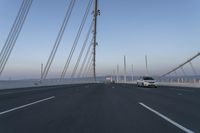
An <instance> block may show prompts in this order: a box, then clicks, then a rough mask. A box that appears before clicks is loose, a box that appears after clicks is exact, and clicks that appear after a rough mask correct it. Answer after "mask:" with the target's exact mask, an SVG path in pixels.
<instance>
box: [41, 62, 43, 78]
mask: <svg viewBox="0 0 200 133" xmlns="http://www.w3.org/2000/svg"><path fill="white" fill-rule="evenodd" d="M42 74H43V64H42V63H41V80H42Z"/></svg>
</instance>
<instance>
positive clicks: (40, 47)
mask: <svg viewBox="0 0 200 133" xmlns="http://www.w3.org/2000/svg"><path fill="white" fill-rule="evenodd" d="M87 2H88V0H77V2H76V5H75V8H74V10H73V12H72V16H71V18H70V21H69V24H68V26H67V28H66V30H65V34H64V37H63V39H62V42H61V44H60V47H59V49H58V52H57V54H56V57H55V60H54V62H53V63H52V67H51V70H50V73H49V75H48V77H54V78H57V77H59V76H60V74H61V71H62V69H63V67H64V63H65V62H66V60H67V56H68V54H69V51H70V49H71V46H72V43H73V41H74V39H75V36H76V33H77V30H78V27H79V25H80V23H81V19H82V16H83V15H84V10H85V8H86V4H87ZM21 3H22V0H15V1H13V0H0V20H1V21H0V50H1V49H2V47H3V45H4V43H5V40H6V38H7V36H8V33H9V31H10V29H11V26H12V24H13V22H14V19H15V17H16V14H17V12H18V10H19V7H20V4H21ZM68 4H69V1H68V0H67V1H66V0H42V1H41V0H34V1H33V4H32V7H31V10H30V12H29V14H28V17H27V19H26V21H25V24H24V27H23V28H22V31H21V33H20V36H19V38H18V40H17V43H16V45H15V47H14V49H13V52H12V54H11V56H10V58H9V61H8V63H7V65H6V69H5V70H4V72H3V75H2V77H0V79H8V78H12V79H31V78H40V65H41V63H43V64H45V63H46V62H47V59H48V56H49V54H50V51H51V49H52V47H53V44H54V42H55V39H56V36H57V34H58V31H59V28H60V26H61V23H62V21H63V18H64V15H65V11H66V9H67V6H68ZM99 9H100V10H101V15H100V16H99V18H98V33H97V41H98V46H97V75H100V76H101V75H109V74H111V73H112V72H113V69H116V66H117V64H119V66H120V73H121V74H123V56H124V55H126V57H127V73H128V74H130V73H131V64H133V65H134V74H135V75H144V74H145V58H144V57H145V55H147V56H148V67H149V73H150V74H151V75H161V74H163V73H165V72H167V71H168V70H170V69H172V68H173V67H175V66H177V65H179V64H180V63H182V62H184V61H185V60H187V59H188V58H189V57H192V56H193V55H195V54H196V53H198V52H200V37H199V35H200V1H199V0H190V1H189V0H167V1H166V0H165V1H164V0H151V1H150V0H109V1H108V0H99ZM91 20H92V11H91V14H90V15H89V18H88V19H87V22H86V26H85V28H84V32H83V34H82V36H81V39H80V41H79V44H78V48H77V49H76V51H75V55H74V56H73V58H72V60H73V61H72V63H71V64H70V69H69V71H68V73H67V74H71V70H72V68H73V67H74V64H75V61H76V59H77V56H78V53H79V51H80V48H81V46H82V43H83V40H84V38H85V34H86V32H87V29H88V27H89V24H90V21H91ZM199 60H200V58H197V59H196V60H194V62H193V64H194V67H195V68H196V69H197V70H198V72H200V62H199ZM186 71H187V72H188V73H191V70H190V69H189V66H188V68H187V66H186ZM199 74H200V73H199Z"/></svg>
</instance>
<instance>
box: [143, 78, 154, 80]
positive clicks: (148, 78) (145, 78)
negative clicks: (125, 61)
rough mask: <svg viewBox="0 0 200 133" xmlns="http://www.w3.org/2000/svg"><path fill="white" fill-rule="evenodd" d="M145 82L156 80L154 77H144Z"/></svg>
mask: <svg viewBox="0 0 200 133" xmlns="http://www.w3.org/2000/svg"><path fill="white" fill-rule="evenodd" d="M143 79H144V80H154V79H153V78H152V77H143Z"/></svg>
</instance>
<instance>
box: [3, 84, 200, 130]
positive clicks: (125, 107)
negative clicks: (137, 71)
mask: <svg viewBox="0 0 200 133" xmlns="http://www.w3.org/2000/svg"><path fill="white" fill-rule="evenodd" d="M199 112H200V90H199V89H197V88H180V87H159V88H138V87H136V86H134V85H123V84H119V85H117V84H84V85H73V86H72V85H68V86H57V87H43V88H37V89H34V88H33V89H30V90H26V89H20V90H5V91H0V132H2V133H27V132H28V133H45V132H46V133H80V132H81V133H111V132H113V133H133V132H137V133H139V132H140V133H142V132H154V133H156V132H158V133H161V132H162V133H164V132H166V133H172V132H176V133H178V132H183V131H186V132H187V131H188V132H190V131H191V132H192V131H194V132H200V113H199Z"/></svg>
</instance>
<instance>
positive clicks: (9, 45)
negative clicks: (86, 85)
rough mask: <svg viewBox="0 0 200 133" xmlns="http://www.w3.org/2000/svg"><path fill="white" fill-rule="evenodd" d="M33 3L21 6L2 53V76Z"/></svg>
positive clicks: (0, 59) (0, 55) (0, 68)
mask: <svg viewBox="0 0 200 133" xmlns="http://www.w3.org/2000/svg"><path fill="white" fill-rule="evenodd" d="M32 2H33V0H23V2H22V4H21V6H20V9H19V11H18V13H17V17H16V18H15V21H14V23H13V25H12V28H11V30H10V32H9V35H8V37H7V39H6V42H5V43H4V46H3V48H2V50H1V53H0V75H1V74H2V72H3V70H4V68H5V66H6V64H7V61H8V59H9V57H10V55H11V53H12V50H13V48H14V46H15V43H16V41H17V38H18V37H19V34H20V32H21V30H22V27H23V25H24V22H25V20H26V18H27V15H28V12H29V10H30V7H31V5H32Z"/></svg>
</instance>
